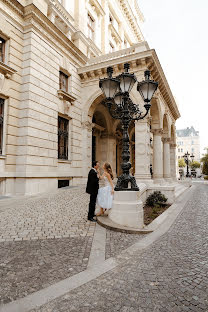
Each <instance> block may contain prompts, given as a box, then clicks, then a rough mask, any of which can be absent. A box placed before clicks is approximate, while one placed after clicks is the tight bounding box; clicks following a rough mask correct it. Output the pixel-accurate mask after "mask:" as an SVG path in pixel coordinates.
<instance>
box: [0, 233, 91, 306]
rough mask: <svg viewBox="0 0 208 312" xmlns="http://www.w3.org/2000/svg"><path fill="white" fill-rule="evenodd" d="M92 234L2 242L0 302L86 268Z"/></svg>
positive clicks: (11, 299) (22, 294)
mask: <svg viewBox="0 0 208 312" xmlns="http://www.w3.org/2000/svg"><path fill="white" fill-rule="evenodd" d="M92 239H93V238H92V237H89V236H85V237H73V238H59V239H50V240H34V241H20V242H3V243H1V244H0V255H1V263H0V281H1V282H0V304H6V303H8V302H10V301H13V300H16V299H18V298H22V297H25V296H26V295H28V294H30V293H33V292H35V291H38V290H40V289H42V288H45V287H48V286H49V285H52V284H54V283H56V282H58V281H60V280H63V279H65V278H67V277H70V276H72V275H74V274H77V273H79V272H81V271H83V270H86V268H87V264H88V259H89V255H90V250H91V246H92Z"/></svg>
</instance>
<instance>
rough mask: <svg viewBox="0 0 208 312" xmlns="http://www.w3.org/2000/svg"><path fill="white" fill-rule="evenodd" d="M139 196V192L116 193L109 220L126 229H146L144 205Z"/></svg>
mask: <svg viewBox="0 0 208 312" xmlns="http://www.w3.org/2000/svg"><path fill="white" fill-rule="evenodd" d="M138 196H139V192H132V191H128V190H127V191H126V190H125V191H117V192H115V193H114V200H113V207H112V209H110V211H109V219H110V220H112V221H113V222H115V223H117V224H120V225H123V226H126V227H132V228H138V229H142V228H143V227H144V212H143V203H142V201H141V200H140V199H138Z"/></svg>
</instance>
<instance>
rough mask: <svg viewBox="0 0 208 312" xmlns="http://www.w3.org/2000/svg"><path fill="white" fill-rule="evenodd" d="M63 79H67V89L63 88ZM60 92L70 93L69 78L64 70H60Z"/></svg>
mask: <svg viewBox="0 0 208 312" xmlns="http://www.w3.org/2000/svg"><path fill="white" fill-rule="evenodd" d="M63 78H65V79H66V89H64V88H63V81H62V79H63ZM59 90H62V91H64V92H66V93H68V92H69V76H68V75H67V74H65V73H64V72H63V71H62V70H59Z"/></svg>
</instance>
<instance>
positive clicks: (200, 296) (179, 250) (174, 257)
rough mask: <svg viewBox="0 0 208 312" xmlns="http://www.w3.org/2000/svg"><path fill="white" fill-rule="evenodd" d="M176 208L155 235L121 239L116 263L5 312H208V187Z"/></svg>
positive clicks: (111, 260)
mask: <svg viewBox="0 0 208 312" xmlns="http://www.w3.org/2000/svg"><path fill="white" fill-rule="evenodd" d="M172 208H173V209H172V213H169V216H168V218H166V221H165V224H161V225H160V227H158V228H157V229H156V230H155V231H154V233H151V234H148V235H146V236H145V237H138V236H137V238H136V240H135V241H134V242H133V240H134V239H132V238H133V237H134V238H135V236H132V235H131V234H129V235H130V236H131V237H132V238H131V243H130V244H129V238H127V236H122V239H121V240H120V242H122V244H120V250H119V248H118V249H117V251H116V252H115V255H116V254H117V256H115V257H114V258H109V259H108V260H105V261H103V262H102V263H99V264H98V265H94V266H93V265H92V267H88V269H87V270H85V271H83V272H80V273H79V274H77V275H74V276H73V277H71V278H67V279H65V280H63V281H60V282H58V283H56V284H53V285H52V286H50V287H48V288H46V289H43V290H40V291H39V292H36V293H34V294H31V295H30V296H27V297H26V298H23V299H20V300H18V301H16V302H13V303H11V304H8V305H5V306H3V307H2V308H0V312H3V311H4V312H13V311H14V312H26V311H31V312H46V311H47V312H52V311H53V312H75V311H76V312H82V311H85V312H88V311H89V312H91V311H92V312H101V311H102V312H105V311H108V312H109V311H110V312H111V311H112V312H114V311H121V312H127V311H129V312H134V311H135V312H136V311H137V312H138V311H140V312H150V311H151V312H152V311H155V312H157V311H161V312H167V311H170V312H183V311H197V312H200V311H203V312H207V310H208V301H207V284H208V275H207V267H208V249H207V246H208V240H207V237H208V228H207V222H208V188H207V185H198V186H193V187H192V188H191V189H190V190H189V191H188V192H186V193H185V194H183V195H182V196H181V197H180V198H178V200H177V201H176V203H175V204H174V206H172ZM181 211H182V212H181ZM180 212H181V213H180ZM96 228H97V226H96ZM96 231H97V230H96ZM114 234H116V235H117V234H119V235H126V234H122V233H114ZM110 235H111V233H110ZM124 237H126V238H125V239H124ZM115 238H116V239H115V240H114V243H115V245H116V244H117V245H119V240H118V237H116V236H115ZM94 243H96V242H95V239H94V240H93V243H92V245H94ZM133 243H134V244H133ZM132 244H133V245H132ZM127 245H129V246H130V245H131V246H130V247H128V246H127ZM106 246H107V245H106ZM94 247H96V246H94ZM94 247H93V248H94ZM127 247H128V248H127ZM93 248H92V249H93ZM126 248H127V249H126ZM94 250H96V248H94ZM114 250H115V249H114ZM122 250H123V251H122ZM97 251H98V252H99V246H97ZM102 252H103V250H101V253H102ZM95 254H96V253H95ZM98 256H99V254H98ZM35 307H36V308H35Z"/></svg>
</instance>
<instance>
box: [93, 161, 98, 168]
mask: <svg viewBox="0 0 208 312" xmlns="http://www.w3.org/2000/svg"><path fill="white" fill-rule="evenodd" d="M97 163H98V161H97V160H94V161H93V162H92V168H94V167H95V166H96V165H97Z"/></svg>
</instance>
